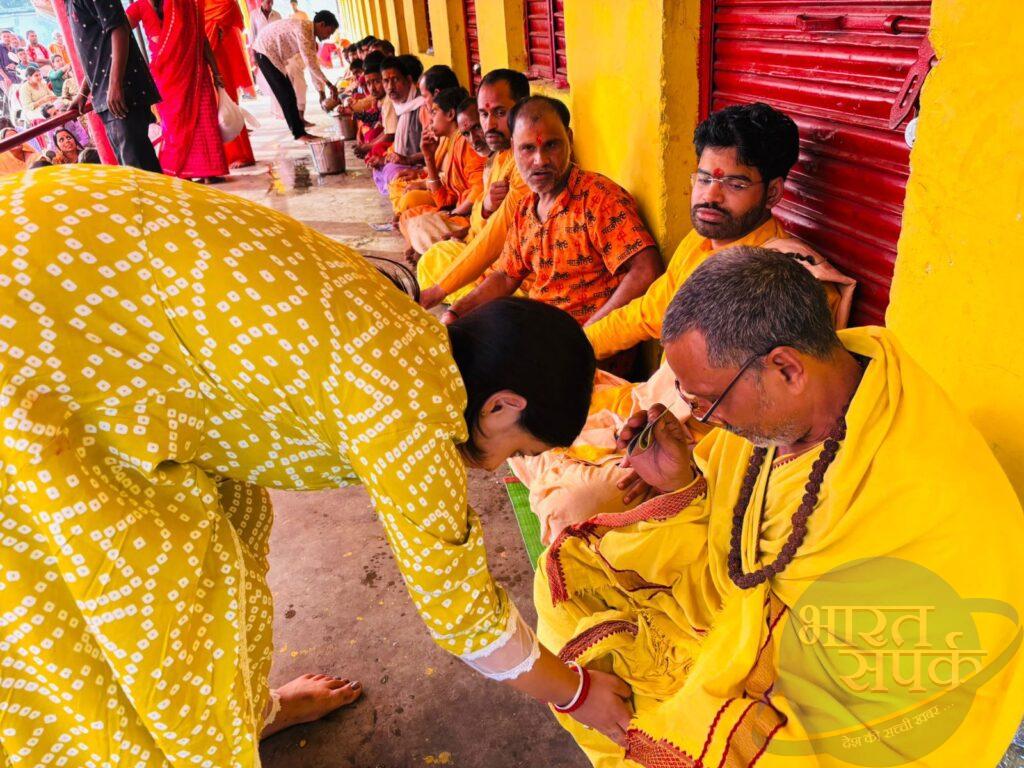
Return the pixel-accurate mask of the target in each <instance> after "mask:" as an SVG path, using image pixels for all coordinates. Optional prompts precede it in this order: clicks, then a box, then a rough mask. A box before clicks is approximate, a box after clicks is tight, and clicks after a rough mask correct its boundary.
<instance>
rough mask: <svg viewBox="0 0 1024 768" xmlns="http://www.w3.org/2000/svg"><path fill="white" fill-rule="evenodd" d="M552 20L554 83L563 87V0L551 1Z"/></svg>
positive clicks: (564, 64) (564, 82) (564, 83)
mask: <svg viewBox="0 0 1024 768" xmlns="http://www.w3.org/2000/svg"><path fill="white" fill-rule="evenodd" d="M551 11H552V20H553V22H554V25H553V26H554V30H553V31H554V38H555V77H554V80H555V84H556V85H558V86H559V87H560V88H564V87H565V86H566V85H567V83H568V81H567V77H568V75H567V70H566V63H565V61H566V60H565V2H564V0H554V3H552V8H551Z"/></svg>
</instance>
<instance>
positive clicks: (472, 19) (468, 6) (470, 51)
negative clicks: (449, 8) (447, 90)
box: [462, 0, 483, 93]
mask: <svg viewBox="0 0 1024 768" xmlns="http://www.w3.org/2000/svg"><path fill="white" fill-rule="evenodd" d="M462 10H463V12H464V13H465V17H466V58H467V59H468V60H469V81H470V91H472V92H473V93H476V89H477V86H479V85H480V80H481V78H482V77H483V75H482V74H481V72H480V40H479V36H478V35H477V31H476V0H462Z"/></svg>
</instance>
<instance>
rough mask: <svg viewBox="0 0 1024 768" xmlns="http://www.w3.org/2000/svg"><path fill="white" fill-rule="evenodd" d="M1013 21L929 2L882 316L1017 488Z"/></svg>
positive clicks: (1019, 205)
mask: <svg viewBox="0 0 1024 768" xmlns="http://www.w3.org/2000/svg"><path fill="white" fill-rule="evenodd" d="M1020 21H1021V10H1020V2H1019V0H986V2H977V0H934V2H933V3H932V30H931V40H932V43H933V44H934V46H935V50H936V52H937V53H938V56H939V63H938V64H937V66H936V67H935V69H934V70H933V71H932V73H931V74H930V75H929V77H928V80H927V81H926V83H925V86H924V93H923V94H922V99H921V118H920V121H919V125H918V133H917V143H916V144H915V146H914V149H913V151H912V152H911V156H910V168H911V172H910V181H909V183H908V185H907V198H906V206H905V209H904V214H903V231H902V235H901V236H900V242H899V250H898V254H899V255H898V257H897V260H896V274H895V278H894V280H893V287H892V295H891V304H890V306H889V311H888V314H887V316H886V323H887V325H888V326H889V327H891V328H892V329H893V330H894V331H896V333H897V334H898V336H899V338H900V340H901V341H902V343H903V344H904V346H905V347H906V348H907V350H908V351H909V352H910V354H911V355H913V357H914V358H915V359H916V360H917V361H918V362H919V363H920V364H921V365H922V366H924V368H925V369H926V370H927V371H928V372H929V373H931V374H932V376H934V377H935V378H936V379H937V380H938V381H939V383H940V384H941V385H942V386H943V387H944V388H945V390H946V392H948V393H949V395H950V397H952V399H953V400H954V402H956V403H957V405H959V406H960V407H961V408H963V409H964V410H965V411H966V412H967V413H968V415H969V416H970V418H971V420H972V421H973V423H974V425H975V426H976V427H978V429H980V430H981V432H982V433H983V434H984V435H985V437H986V439H987V440H988V441H989V443H990V444H991V445H992V448H993V450H994V451H995V454H996V456H997V457H998V459H999V460H1000V461H1001V462H1002V464H1003V467H1004V468H1005V469H1006V472H1007V474H1008V475H1009V476H1010V480H1011V481H1012V482H1013V484H1014V486H1015V488H1016V489H1017V493H1018V494H1020V495H1024V397H1022V390H1024V325H1022V324H1021V318H1020V297H1021V295H1022V290H1021V286H1022V284H1024V261H1022V259H1021V255H1022V254H1024V155H1022V154H1021V152H1020V151H1019V149H1018V142H1019V141H1020V137H1021V136H1024V78H1022V77H1021V76H1020V66H1019V64H1014V63H1013V62H1015V61H1016V60H1017V59H1016V58H1015V57H1019V52H1020V51H1021V50H1024V25H1022V24H1021V23H1019V22H1020ZM1014 22H1017V23H1014ZM948 439H949V440H950V442H951V443H955V441H956V439H957V436H956V435H949V436H948ZM962 479H963V480H964V481H965V482H966V481H968V480H969V478H962ZM937 490H938V492H941V489H937ZM977 513H978V514H979V515H981V516H982V517H983V516H984V510H977Z"/></svg>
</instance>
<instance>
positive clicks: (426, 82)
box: [423, 64, 459, 109]
mask: <svg viewBox="0 0 1024 768" xmlns="http://www.w3.org/2000/svg"><path fill="white" fill-rule="evenodd" d="M423 87H424V88H426V89H427V90H428V91H430V92H431V93H432V94H434V95H435V96H436V95H437V94H438V93H439V92H440V91H443V90H445V89H446V88H458V87H459V78H457V77H456V76H455V70H453V69H452V68H451V67H449V66H445V65H444V64H435V65H434V66H432V67H431V68H430V69H428V70H427V71H426V72H424V73H423ZM453 109H454V107H453Z"/></svg>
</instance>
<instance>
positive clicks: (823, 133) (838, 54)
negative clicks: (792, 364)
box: [702, 0, 931, 325]
mask: <svg viewBox="0 0 1024 768" xmlns="http://www.w3.org/2000/svg"><path fill="white" fill-rule="evenodd" d="M704 1H705V3H709V4H710V7H706V8H705V14H706V15H705V22H706V23H705V24H704V34H705V48H704V60H703V61H702V67H703V70H702V74H703V79H704V82H703V90H704V92H703V94H702V111H703V113H704V115H707V114H708V112H709V111H714V110H718V109H721V108H722V107H726V106H730V105H732V104H745V103H749V102H752V101H764V102H767V103H769V104H771V105H772V106H774V107H777V108H778V109H781V110H783V111H784V112H786V113H787V114H788V115H789V116H790V117H792V118H793V119H794V120H795V121H796V123H797V125H798V126H799V127H800V160H799V162H798V163H797V165H796V167H794V169H793V172H792V173H791V174H790V176H789V179H788V181H787V183H786V197H785V199H784V201H783V203H782V205H780V206H779V207H777V208H776V209H775V211H776V213H777V214H778V215H779V216H780V218H782V219H783V220H784V221H785V223H786V226H787V227H788V228H789V230H790V231H791V232H792V233H793V234H796V235H797V236H799V237H801V238H803V239H805V240H807V241H808V242H809V243H810V244H811V245H813V246H814V247H815V248H817V249H818V250H819V251H821V253H822V254H824V255H825V256H826V257H828V259H829V260H830V261H832V262H833V263H834V264H835V265H836V266H837V267H838V268H839V269H841V270H843V271H844V272H846V273H847V274H849V275H852V276H853V277H855V278H857V280H858V283H859V284H858V287H857V294H856V299H855V301H854V308H853V316H852V318H851V321H850V322H851V324H853V325H863V324H868V323H877V324H881V323H883V322H884V318H885V308H886V306H887V305H888V303H889V285H890V282H891V280H892V271H893V265H894V263H895V261H896V241H897V239H898V238H899V233H900V224H901V219H902V215H903V196H904V191H905V188H906V183H907V176H908V175H909V157H910V150H909V149H908V148H907V145H906V142H905V140H904V131H903V127H902V126H900V127H897V128H895V129H890V128H889V127H888V125H889V116H890V111H891V110H892V107H893V104H894V102H895V101H896V100H897V96H898V94H899V92H900V90H901V87H902V86H903V84H904V81H905V80H906V78H907V74H908V72H909V71H910V69H911V66H912V65H913V64H914V63H915V62H916V61H917V57H918V48H919V46H920V45H921V43H922V40H923V38H924V35H925V32H926V30H927V28H928V22H929V19H930V13H931V0H704ZM707 22H710V23H707ZM709 56H710V66H708V61H707V58H708V57H709ZM708 78H710V81H708Z"/></svg>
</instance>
